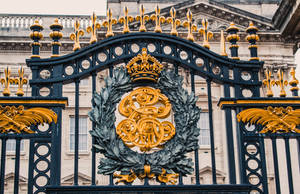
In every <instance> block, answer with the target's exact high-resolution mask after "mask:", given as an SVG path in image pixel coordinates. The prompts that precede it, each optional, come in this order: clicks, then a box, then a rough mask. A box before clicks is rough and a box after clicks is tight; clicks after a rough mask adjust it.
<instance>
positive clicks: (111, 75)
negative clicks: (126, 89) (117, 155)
mask: <svg viewBox="0 0 300 194" xmlns="http://www.w3.org/2000/svg"><path fill="white" fill-rule="evenodd" d="M111 52H112V49H110V53H111ZM113 75H114V67H113V66H110V67H109V76H110V77H113ZM145 183H146V181H145ZM109 185H114V176H113V174H111V175H109Z"/></svg>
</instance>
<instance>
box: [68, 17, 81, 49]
mask: <svg viewBox="0 0 300 194" xmlns="http://www.w3.org/2000/svg"><path fill="white" fill-rule="evenodd" d="M74 27H75V28H74V33H72V34H71V35H70V39H71V40H73V41H74V46H73V51H76V50H78V49H80V42H79V37H80V36H83V35H84V31H83V30H81V29H79V27H80V24H79V21H78V20H76V21H75V24H74Z"/></svg>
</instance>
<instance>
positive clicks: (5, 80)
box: [0, 67, 14, 96]
mask: <svg viewBox="0 0 300 194" xmlns="http://www.w3.org/2000/svg"><path fill="white" fill-rule="evenodd" d="M4 74H5V77H4V78H1V79H0V82H1V84H3V85H4V90H3V92H2V93H3V95H4V96H9V95H10V90H9V85H10V84H13V83H14V79H13V78H11V77H10V69H9V68H8V67H7V68H5V69H4Z"/></svg>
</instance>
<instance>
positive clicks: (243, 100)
mask: <svg viewBox="0 0 300 194" xmlns="http://www.w3.org/2000/svg"><path fill="white" fill-rule="evenodd" d="M56 27H57V26H56ZM58 27H59V25H58ZM58 27H57V28H56V29H55V28H54V27H53V30H54V32H59V31H60V29H59V28H58ZM32 30H33V35H32V38H33V40H34V43H33V55H32V58H31V59H29V60H27V65H28V67H30V69H31V70H32V79H31V80H30V85H31V87H32V97H1V98H0V104H1V106H2V107H1V111H3V109H4V107H5V106H20V105H23V106H24V107H25V109H26V108H34V107H45V108H47V109H51V110H53V111H54V112H55V113H56V115H57V122H56V123H55V122H52V123H51V124H49V128H48V129H47V130H41V129H39V128H38V127H37V125H32V126H31V129H32V130H33V131H34V133H32V134H30V133H23V132H22V133H10V132H9V129H8V130H7V131H5V130H4V129H5V127H4V128H1V130H2V133H1V134H0V138H1V143H2V146H1V174H0V183H1V184H0V193H5V184H6V183H5V181H6V179H5V176H6V166H7V165H8V164H7V162H8V161H6V158H7V153H6V143H7V140H8V139H15V140H16V149H15V160H14V165H15V170H14V193H19V192H21V191H19V180H20V179H19V171H20V146H21V145H20V142H21V140H28V141H29V142H30V143H29V145H30V146H29V158H28V161H29V162H28V183H27V192H28V193H43V192H46V193H83V192H88V193H100V192H117V193H122V192H124V193H126V192H174V193H177V192H186V193H218V192H220V193H249V192H250V191H251V192H253V193H255V192H258V193H270V192H269V191H268V188H269V187H270V186H269V185H268V173H267V170H268V169H270V168H271V167H268V166H267V162H266V160H267V159H266V157H265V155H266V154H265V152H266V150H265V147H266V146H265V141H266V140H267V139H270V142H271V146H272V151H273V154H272V155H273V159H272V160H273V168H274V172H275V174H274V178H275V187H276V193H281V189H282V188H280V186H281V187H283V185H281V184H280V182H281V179H280V174H279V168H280V167H279V164H278V160H279V158H278V155H277V154H278V153H277V140H278V139H283V140H284V144H285V158H286V166H287V177H288V181H287V183H288V188H289V192H290V193H296V191H294V190H293V189H294V188H295V181H296V180H293V177H294V176H295V175H294V176H293V174H292V173H293V172H292V169H293V168H294V167H295V166H293V165H295V163H293V162H292V161H291V153H290V140H291V139H293V140H292V141H294V140H295V141H294V142H293V143H295V145H297V149H298V151H297V152H296V154H298V156H297V159H298V161H297V162H296V163H298V165H299V149H300V143H299V134H298V133H297V132H296V131H295V130H294V129H295V127H294V128H293V129H289V128H288V127H287V128H288V131H285V132H284V131H281V130H283V128H282V123H281V128H280V126H279V127H277V128H278V130H279V131H280V132H284V133H278V132H277V131H266V132H265V133H259V132H260V131H261V130H263V129H264V128H265V125H266V123H263V122H261V123H256V122H254V120H253V122H254V123H256V124H255V125H248V124H247V123H248V122H250V117H249V119H248V120H247V119H246V120H245V118H247V117H245V118H244V117H242V116H241V117H240V120H239V121H240V122H238V120H237V119H236V117H235V116H234V115H237V114H238V113H240V112H241V111H243V110H246V109H249V108H257V110H256V111H258V109H259V110H265V109H264V108H266V107H282V108H283V109H284V110H283V112H284V113H286V112H288V110H285V108H287V107H291V108H292V109H297V108H299V106H300V103H299V102H300V101H299V100H298V98H297V97H290V98H284V97H281V98H269V97H268V98H264V97H260V88H261V82H260V81H259V72H260V70H261V68H262V65H263V62H260V61H258V58H257V53H256V47H255V40H256V39H255V33H256V31H255V30H254V31H251V29H250V30H249V34H250V35H251V34H254V39H251V38H249V42H250V44H251V45H252V47H251V48H250V50H251V57H252V60H251V61H240V60H237V58H238V46H237V44H236V43H237V40H238V39H237V36H236V35H237V31H236V28H235V27H234V26H233V25H231V27H230V28H229V29H228V34H229V37H230V38H228V40H229V41H230V42H231V47H230V49H231V55H232V57H233V59H231V58H228V57H226V56H220V55H219V54H216V53H214V52H212V51H210V50H209V49H208V48H205V47H202V46H200V45H198V44H195V43H193V42H192V41H189V40H185V39H182V38H179V37H177V36H174V35H167V34H161V33H151V32H138V33H127V34H123V35H117V36H112V37H108V38H106V39H104V40H101V41H98V42H96V43H93V44H91V45H90V46H87V47H85V48H83V49H79V50H76V51H75V52H73V53H71V54H68V55H65V56H57V55H58V54H59V45H60V44H59V38H60V37H59V36H58V35H57V37H56V36H55V35H52V36H53V40H54V42H53V43H52V44H53V57H52V58H48V59H40V58H39V45H40V44H39V39H40V35H39V33H40V31H41V28H40V26H39V25H38V24H35V26H33V27H32ZM78 33H79V31H78V30H77V31H76V33H75V35H74V36H79V35H78ZM55 38H56V39H55ZM142 48H146V49H147V51H148V53H149V54H150V55H151V56H153V57H155V58H156V59H158V61H159V62H160V63H161V64H163V65H164V66H165V68H169V69H173V70H174V71H175V72H176V73H177V74H181V75H183V74H184V75H183V76H184V77H185V82H186V83H187V84H186V86H187V90H189V91H191V92H194V93H197V92H198V91H197V90H198V89H200V88H199V87H198V86H197V83H196V82H197V80H199V79H200V77H201V80H202V82H203V83H205V87H204V88H206V91H205V92H206V96H207V99H206V102H205V103H206V107H207V113H208V115H209V116H208V118H209V119H208V125H209V136H210V146H209V151H210V163H209V164H207V165H208V166H210V167H211V183H212V184H202V183H201V180H200V174H201V172H200V171H199V170H200V169H199V165H200V164H199V150H195V151H194V152H193V156H191V157H193V161H194V164H195V166H194V169H195V171H194V177H195V179H194V182H192V183H189V184H185V181H184V177H183V176H182V175H179V178H178V184H176V185H166V184H160V185H151V183H149V181H148V180H145V181H144V182H143V183H142V185H134V184H132V185H131V184H127V185H123V186H119V185H115V181H114V178H113V175H110V178H109V182H108V185H99V184H97V176H96V172H97V163H96V161H97V158H98V157H100V156H99V155H98V154H97V153H96V150H95V148H91V160H90V164H89V165H90V166H91V170H90V172H91V174H90V177H91V182H90V185H80V183H79V181H78V177H79V174H80V172H79V166H80V165H83V166H84V165H87V164H86V163H83V162H81V163H80V153H79V130H80V129H79V118H80V116H81V115H82V114H81V113H80V104H81V103H82V102H83V101H85V99H84V98H82V97H81V90H80V82H81V80H83V79H85V78H88V77H91V87H89V89H91V91H92V93H93V92H94V91H98V88H99V83H98V81H97V74H98V73H99V72H100V73H101V72H105V71H106V70H107V71H108V74H109V76H110V77H113V76H114V75H113V70H114V68H115V67H117V66H122V65H124V64H125V65H126V64H127V63H128V62H129V61H130V60H131V59H132V58H133V57H135V56H137V55H138V54H139V53H141V51H142ZM44 72H46V75H47V76H45V74H43V73H44ZM267 81H270V80H267ZM70 83H74V85H73V86H74V87H73V88H74V94H75V95H74V99H73V102H72V103H74V120H75V124H74V150H73V153H72V156H73V157H72V160H73V162H72V163H73V164H72V165H73V170H72V171H73V177H72V179H73V181H72V184H73V186H64V185H61V180H62V177H61V173H62V164H63V163H64V162H65V161H64V159H63V158H62V145H63V143H64V141H65V139H62V133H64V130H66V129H65V127H64V126H65V124H64V122H65V121H64V120H63V108H64V107H67V106H68V104H67V98H66V97H64V95H63V94H64V92H65V91H64V85H65V84H70ZM214 84H219V85H221V86H222V87H221V88H222V90H223V91H222V95H221V96H222V98H221V99H220V101H219V107H220V108H222V109H223V112H224V115H225V116H224V119H225V121H224V122H225V127H224V129H225V131H224V133H223V134H225V136H226V137H225V139H226V144H224V145H223V146H225V147H226V150H227V153H226V154H225V153H224V159H225V160H226V161H225V163H226V164H227V165H228V167H226V168H227V169H228V171H227V175H226V176H227V177H228V179H227V180H228V181H225V184H219V183H218V180H217V178H218V177H217V176H218V175H217V174H218V172H217V171H218V170H217V164H216V163H217V162H218V161H216V145H215V139H216V138H220V137H216V135H215V134H216V130H222V129H223V128H222V126H216V125H215V124H214V119H215V118H214V114H213V112H214V111H217V110H213V103H214V102H213V100H214V98H213V96H214V95H213V93H214V92H215V91H214V89H213V87H215V86H214ZM296 85H297V84H296ZM294 87H296V86H294ZM249 94H250V95H249ZM293 95H294V96H297V92H293ZM45 96H46V97H45ZM249 96H250V97H249ZM270 97H272V96H270ZM270 111H271V110H270ZM285 111H286V112H285ZM271 112H272V111H271ZM273 112H274V111H273ZM275 112H276V111H275ZM281 112H282V110H281ZM2 113H3V112H2ZM2 113H1V114H2ZM274 114H275V113H274ZM282 114H283V113H282ZM279 116H280V115H279ZM261 117H262V116H260V118H261ZM251 118H252V117H251ZM243 119H244V120H243ZM295 122H296V121H295ZM267 124H268V123H267ZM298 124H299V123H297V122H296V125H295V126H297V125H298ZM288 125H290V123H288ZM253 126H255V127H254V128H253ZM94 127H95V124H93V126H92V129H93V128H94ZM92 129H91V130H92ZM11 130H13V127H12V128H11ZM274 130H275V129H274ZM92 141H93V143H95V140H94V139H93V140H92ZM40 147H43V149H42V150H43V151H45V150H46V151H45V153H40V150H39V148H40ZM200 148H201V147H200ZM236 149H237V152H236V151H235V150H236ZM294 151H295V150H294ZM293 153H294V152H293ZM43 162H44V164H43V169H40V168H39V163H43ZM85 162H86V161H85ZM292 163H293V164H292ZM297 168H299V167H297ZM295 169H296V168H295ZM294 173H295V174H298V173H299V170H298V172H294ZM296 176H298V175H296ZM42 178H45V182H44V183H43V184H41V180H40V179H42ZM293 184H294V185H293Z"/></svg>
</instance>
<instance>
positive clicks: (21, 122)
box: [0, 105, 57, 133]
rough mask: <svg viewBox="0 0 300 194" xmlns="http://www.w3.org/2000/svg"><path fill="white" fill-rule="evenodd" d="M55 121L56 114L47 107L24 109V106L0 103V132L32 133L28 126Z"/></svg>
mask: <svg viewBox="0 0 300 194" xmlns="http://www.w3.org/2000/svg"><path fill="white" fill-rule="evenodd" d="M52 122H54V123H56V122H57V115H56V113H55V112H53V111H52V110H50V109H47V108H31V109H27V110H25V109H24V106H19V107H15V106H6V107H2V106H1V105H0V133H9V132H11V131H12V132H15V133H21V132H25V133H34V131H32V130H31V129H30V128H29V127H30V126H31V125H38V124H44V123H48V124H50V123H52Z"/></svg>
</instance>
